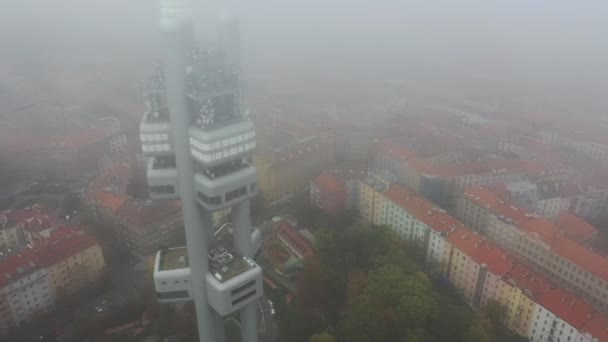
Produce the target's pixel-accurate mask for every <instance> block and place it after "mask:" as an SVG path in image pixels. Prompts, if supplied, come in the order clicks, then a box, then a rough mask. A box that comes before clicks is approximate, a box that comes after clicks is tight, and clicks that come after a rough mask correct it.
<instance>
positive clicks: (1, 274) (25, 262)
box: [0, 250, 40, 288]
mask: <svg viewBox="0 0 608 342" xmlns="http://www.w3.org/2000/svg"><path fill="white" fill-rule="evenodd" d="M38 269H40V260H39V259H38V257H37V256H36V254H35V253H33V252H32V251H31V250H25V251H23V252H21V253H18V254H15V255H11V256H10V257H8V258H6V259H4V260H2V262H0V288H3V287H4V286H6V285H8V284H10V283H12V282H14V281H16V280H19V279H21V278H23V277H25V276H27V275H28V274H30V273H32V272H35V271H36V270H38Z"/></svg>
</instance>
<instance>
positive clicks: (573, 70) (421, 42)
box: [0, 0, 608, 113]
mask: <svg viewBox="0 0 608 342" xmlns="http://www.w3.org/2000/svg"><path fill="white" fill-rule="evenodd" d="M228 5H229V6H231V7H233V8H235V9H236V12H237V13H238V15H239V17H240V19H241V28H242V37H243V46H244V48H243V51H244V53H243V59H244V61H245V65H246V72H247V73H248V74H251V75H262V74H273V75H275V76H276V77H281V75H282V74H289V73H297V72H300V71H301V72H303V73H306V74H308V75H309V76H315V75H316V76H318V77H321V76H324V77H326V76H328V75H333V76H335V77H338V78H344V79H350V80H357V79H365V78H368V77H371V78H372V79H373V78H376V79H393V80H400V81H403V82H412V83H414V84H417V85H422V84H427V85H428V87H430V88H431V89H437V90H439V89H440V91H441V92H448V93H449V92H451V91H457V90H456V89H450V87H447V86H446V85H447V84H452V83H451V82H454V84H458V85H459V87H458V88H461V89H458V91H462V89H468V88H470V89H471V90H473V89H477V88H483V89H485V90H492V89H493V90H494V91H497V92H502V91H505V89H509V91H514V92H516V91H521V92H524V93H526V92H530V94H535V95H536V96H540V97H542V98H543V99H545V100H547V101H549V102H552V100H553V99H560V100H563V99H568V101H572V102H573V104H574V103H576V105H577V106H580V105H584V106H585V107H588V109H587V110H589V111H594V112H598V113H602V112H603V113H605V105H606V102H605V100H604V99H602V98H603V96H600V95H601V94H602V93H603V90H604V89H606V86H607V82H606V79H607V76H608V70H607V67H606V63H605V61H606V60H607V59H608V35H606V32H608V22H607V21H606V20H605V18H606V17H608V4H606V3H605V2H603V1H585V2H580V1H566V0H559V1H480V0H471V1H458V2H455V1H394V0H392V1H380V2H373V3H372V2H369V1H359V0H356V1H345V0H340V1H318V0H314V1H305V2H304V1H302V2H286V1H276V0H269V1H255V2H252V1H232V2H229V3H228ZM197 6H198V8H197V18H198V22H199V25H200V27H199V31H200V32H201V37H202V38H203V39H204V38H205V37H206V36H208V35H206V34H205V33H208V32H210V30H212V29H213V20H214V18H215V17H216V16H217V13H218V8H219V7H220V6H221V4H220V3H219V2H218V1H215V2H212V1H205V2H203V1H199V2H197ZM157 8H158V4H157V1H148V0H129V1H119V0H105V1H78V0H56V1H52V2H42V1H19V0H5V1H3V10H2V11H1V13H0V39H1V40H2V42H3V47H2V54H3V55H4V56H3V57H2V59H3V60H6V61H8V60H9V59H12V60H14V59H15V58H14V57H17V58H16V60H18V61H23V60H24V59H25V60H32V59H33V60H36V61H37V63H38V64H44V63H45V61H51V60H56V59H57V58H55V57H56V56H61V57H60V58H59V60H61V59H62V58H63V59H67V58H69V56H71V57H72V58H74V59H77V57H76V56H78V55H83V54H85V55H87V56H88V57H89V58H91V57H92V56H97V57H99V58H101V57H104V58H105V60H116V63H117V64H118V63H127V61H128V62H133V60H138V59H139V60H140V61H141V62H144V63H145V62H148V60H153V59H154V58H155V57H156V56H157V55H158V54H157V53H156V52H154V51H155V50H154V49H155V47H157V46H158V37H157V36H158V34H157V33H158V29H157V21H158V19H157V18H158V9H157ZM142 52H150V53H149V54H147V56H148V57H142V55H141V53H142ZM144 56H146V55H145V54H144ZM146 59H148V60H146ZM135 66H137V65H135ZM429 82H430V83H429ZM446 82H448V83H446ZM505 87H506V88H505ZM452 88H453V87H452ZM473 92H475V90H473ZM503 95H504V96H505V97H509V96H511V95H512V94H509V93H506V94H503ZM562 105H567V104H566V103H562Z"/></svg>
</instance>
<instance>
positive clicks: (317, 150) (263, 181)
mask: <svg viewBox="0 0 608 342" xmlns="http://www.w3.org/2000/svg"><path fill="white" fill-rule="evenodd" d="M253 160H254V165H255V168H256V171H257V186H258V188H259V190H260V191H261V193H262V198H263V199H264V203H265V205H267V206H268V205H273V204H277V203H279V202H281V201H282V200H286V199H289V198H290V197H291V196H293V194H295V193H296V192H299V191H302V190H304V189H305V188H306V187H307V186H308V185H309V184H310V181H311V180H312V179H313V178H315V177H317V176H318V175H319V174H321V171H323V170H326V169H328V168H331V167H332V166H333V163H334V162H333V145H332V144H331V142H329V141H326V140H324V139H322V138H319V137H317V136H310V137H305V138H301V139H298V140H295V141H290V142H288V143H285V144H283V145H280V146H277V145H273V147H272V148H267V149H259V150H256V153H255V154H254V157H253Z"/></svg>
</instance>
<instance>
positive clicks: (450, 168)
mask: <svg viewBox="0 0 608 342" xmlns="http://www.w3.org/2000/svg"><path fill="white" fill-rule="evenodd" d="M408 164H409V165H410V166H411V167H413V168H415V169H416V170H417V171H418V172H421V173H427V174H430V175H435V176H442V177H459V176H465V175H478V174H486V173H497V174H502V173H506V172H524V171H525V170H526V162H524V161H521V160H516V159H513V160H509V159H505V160H490V161H478V162H469V163H460V164H456V163H451V164H450V163H432V162H430V161H428V160H421V159H411V160H409V161H408Z"/></svg>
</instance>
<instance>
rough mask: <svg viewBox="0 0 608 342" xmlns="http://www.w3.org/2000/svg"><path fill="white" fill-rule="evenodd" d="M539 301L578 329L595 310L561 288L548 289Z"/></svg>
mask: <svg viewBox="0 0 608 342" xmlns="http://www.w3.org/2000/svg"><path fill="white" fill-rule="evenodd" d="M538 303H539V304H540V305H542V306H543V307H544V308H545V309H547V310H549V311H551V312H552V313H553V314H555V315H556V316H557V317H559V318H561V319H562V320H564V321H566V322H567V323H568V324H570V325H571V326H573V327H574V328H576V329H578V330H580V329H582V328H583V326H584V324H585V323H586V322H587V321H588V320H589V319H590V318H591V317H592V315H593V312H594V311H593V308H592V307H591V305H589V304H587V303H586V302H585V301H583V300H582V299H581V298H578V297H576V296H574V295H572V294H569V293H567V292H566V291H564V290H562V289H560V288H555V289H552V290H550V291H548V292H547V293H546V294H545V295H544V296H542V297H541V298H540V300H539V302H538Z"/></svg>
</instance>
